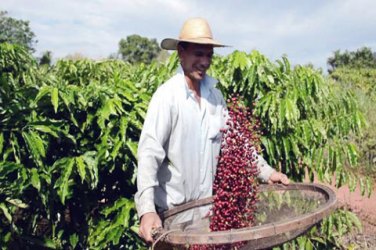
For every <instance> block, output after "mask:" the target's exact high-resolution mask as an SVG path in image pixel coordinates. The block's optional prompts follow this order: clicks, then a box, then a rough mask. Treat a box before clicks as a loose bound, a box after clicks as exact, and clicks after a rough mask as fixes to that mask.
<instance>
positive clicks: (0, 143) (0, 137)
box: [0, 133, 4, 154]
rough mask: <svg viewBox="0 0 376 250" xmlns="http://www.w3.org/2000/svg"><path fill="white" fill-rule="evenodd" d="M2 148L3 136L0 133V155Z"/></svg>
mask: <svg viewBox="0 0 376 250" xmlns="http://www.w3.org/2000/svg"><path fill="white" fill-rule="evenodd" d="M3 147H4V135H3V133H0V154H1V153H2V152H3Z"/></svg>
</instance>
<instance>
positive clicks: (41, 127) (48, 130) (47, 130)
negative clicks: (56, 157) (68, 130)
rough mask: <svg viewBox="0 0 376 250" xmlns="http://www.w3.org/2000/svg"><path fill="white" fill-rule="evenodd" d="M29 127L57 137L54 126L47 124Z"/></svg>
mask: <svg viewBox="0 0 376 250" xmlns="http://www.w3.org/2000/svg"><path fill="white" fill-rule="evenodd" d="M31 127H32V128H33V129H35V130H37V131H40V132H43V133H47V134H50V135H52V136H53V137H55V138H59V135H58V134H57V132H56V131H55V130H56V128H54V127H53V129H52V128H51V127H49V126H46V125H31Z"/></svg>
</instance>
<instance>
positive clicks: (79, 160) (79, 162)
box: [75, 156, 86, 183]
mask: <svg viewBox="0 0 376 250" xmlns="http://www.w3.org/2000/svg"><path fill="white" fill-rule="evenodd" d="M75 160H76V166H77V170H78V174H79V175H80V177H81V183H84V180H85V177H86V170H85V163H84V159H83V157H82V156H79V157H76V158H75Z"/></svg>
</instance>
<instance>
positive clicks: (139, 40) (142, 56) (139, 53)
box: [118, 35, 161, 64]
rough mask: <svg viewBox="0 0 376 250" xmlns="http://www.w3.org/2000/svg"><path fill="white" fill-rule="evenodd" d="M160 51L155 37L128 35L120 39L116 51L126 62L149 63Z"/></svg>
mask: <svg viewBox="0 0 376 250" xmlns="http://www.w3.org/2000/svg"><path fill="white" fill-rule="evenodd" d="M160 51H161V49H160V48H159V45H158V43H157V40H156V39H148V38H146V37H142V36H140V35H130V36H127V37H126V38H125V39H121V40H120V42H119V51H118V52H119V54H120V56H121V59H123V60H124V61H126V62H130V63H146V64H149V63H151V62H152V61H153V60H156V59H157V57H158V55H159V53H160Z"/></svg>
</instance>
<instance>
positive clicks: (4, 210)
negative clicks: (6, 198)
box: [0, 203, 12, 223]
mask: <svg viewBox="0 0 376 250" xmlns="http://www.w3.org/2000/svg"><path fill="white" fill-rule="evenodd" d="M0 209H1V210H2V211H3V214H4V216H5V218H6V219H7V220H8V222H9V223H12V215H11V214H10V213H9V210H8V208H7V206H6V205H5V204H4V203H0Z"/></svg>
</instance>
